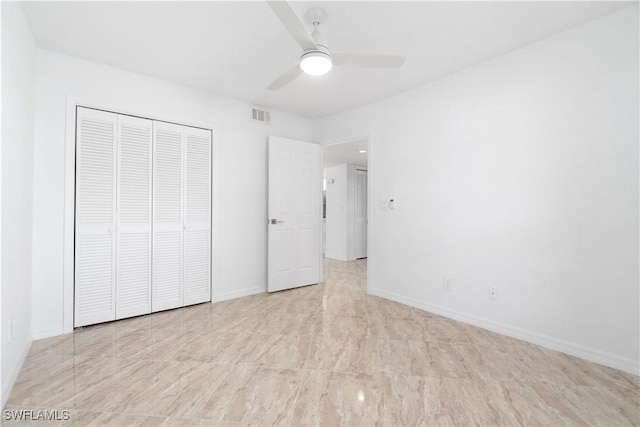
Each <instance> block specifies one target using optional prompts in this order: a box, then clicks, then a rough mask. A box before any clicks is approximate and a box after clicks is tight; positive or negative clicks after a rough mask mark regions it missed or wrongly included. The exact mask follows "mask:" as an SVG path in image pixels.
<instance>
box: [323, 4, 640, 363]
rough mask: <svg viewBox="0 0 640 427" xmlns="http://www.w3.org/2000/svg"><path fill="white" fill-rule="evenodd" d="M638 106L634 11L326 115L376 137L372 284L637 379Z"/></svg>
mask: <svg viewBox="0 0 640 427" xmlns="http://www.w3.org/2000/svg"><path fill="white" fill-rule="evenodd" d="M638 115H639V111H638V8H637V5H635V6H630V7H628V8H625V9H623V10H621V11H619V12H616V13H614V14H612V15H608V16H606V17H603V18H601V19H598V20H595V21H592V22H590V23H587V24H585V25H583V26H580V27H577V28H575V29H572V30H569V31H566V32H563V33H561V34H559V35H557V36H554V37H552V38H549V39H546V40H543V41H540V42H538V43H535V44H532V45H529V46H527V47H525V48H522V49H519V50H516V51H513V52H511V53H509V54H506V55H503V56H500V57H498V58H495V59H494V60H491V61H488V62H485V63H482V64H480V65H477V66H475V67H472V68H470V69H467V70H465V71H463V72H459V73H457V74H454V75H451V76H449V77H446V78H443V79H441V80H439V81H436V82H434V83H431V84H428V85H426V86H423V87H422V88H419V89H416V90H412V91H409V92H406V93H404V94H401V95H399V96H396V97H393V98H390V99H388V100H385V101H383V102H379V103H376V104H373V105H369V106H366V107H362V108H359V109H355V110H350V111H347V112H344V113H341V114H337V115H333V116H329V117H326V118H323V119H320V120H318V121H317V122H316V123H315V125H316V140H318V141H334V140H340V139H347V138H348V137H350V136H353V135H363V134H369V135H370V136H371V139H370V142H369V144H370V152H369V154H370V157H369V177H370V185H371V192H370V195H371V200H370V206H371V207H372V209H371V210H370V212H369V213H370V232H371V234H370V236H369V237H370V239H371V243H370V250H371V252H370V253H369V288H370V292H371V293H373V294H377V295H381V296H385V297H388V298H391V299H394V300H397V301H401V302H404V303H408V304H411V305H414V306H416V307H421V308H424V309H427V310H431V311H434V312H438V313H441V314H444V315H447V316H450V317H453V318H457V319H460V320H463V321H466V322H470V323H474V324H477V325H481V326H484V327H487V328H490V329H494V330H497V331H501V332H503V333H506V334H509V335H512V336H517V337H520V338H524V339H527V340H529V341H532V342H536V343H539V344H542V345H545V346H548V347H551V348H555V349H559V350H562V351H565V352H568V353H571V354H574V355H578V356H581V357H584V358H587V359H590V360H594V361H598V362H600V363H604V364H607V365H610V366H614V367H618V368H621V369H625V370H627V371H631V372H636V373H638V359H639V335H640V331H639V320H640V315H639V297H640V296H639V278H638V267H639V266H638V262H639V261H638V260H639V253H638V232H639V230H638V218H639V212H638V194H639V185H638V124H639V123H638V120H639V119H638ZM390 198H393V199H394V200H395V201H396V209H395V210H393V211H382V210H381V209H380V206H379V205H380V201H381V200H388V199H390ZM443 277H448V278H450V279H451V280H452V284H453V289H452V291H450V292H447V291H444V290H443V288H442V280H443ZM489 286H495V287H497V288H498V300H497V301H491V300H489V299H488V296H487V290H488V287H489Z"/></svg>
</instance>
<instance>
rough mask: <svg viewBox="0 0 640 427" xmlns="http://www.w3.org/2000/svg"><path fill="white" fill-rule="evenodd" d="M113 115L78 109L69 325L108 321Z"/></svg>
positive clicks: (111, 304) (111, 303)
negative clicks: (73, 276) (72, 276)
mask: <svg viewBox="0 0 640 427" xmlns="http://www.w3.org/2000/svg"><path fill="white" fill-rule="evenodd" d="M116 128H117V115H116V114H113V113H107V112H103V111H97V110H92V109H88V108H81V107H78V109H77V120H76V218H75V219H76V229H75V272H74V275H75V289H74V294H75V304H74V307H75V309H74V311H75V313H74V314H75V316H74V317H75V319H74V325H75V326H84V325H89V324H92V323H100V322H106V321H109V320H114V319H115V316H116V314H115V313H116V304H115V284H116V272H115V250H116V239H115V227H116V150H117V148H116Z"/></svg>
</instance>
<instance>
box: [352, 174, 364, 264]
mask: <svg viewBox="0 0 640 427" xmlns="http://www.w3.org/2000/svg"><path fill="white" fill-rule="evenodd" d="M355 185H356V189H355V190H356V191H355V227H354V232H355V239H354V250H355V257H356V258H366V257H367V171H366V170H362V169H356V175H355Z"/></svg>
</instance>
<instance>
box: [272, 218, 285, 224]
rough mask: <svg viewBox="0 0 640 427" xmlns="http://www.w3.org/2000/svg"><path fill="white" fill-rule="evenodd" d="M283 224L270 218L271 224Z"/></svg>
mask: <svg viewBox="0 0 640 427" xmlns="http://www.w3.org/2000/svg"><path fill="white" fill-rule="evenodd" d="M283 222H284V221H279V220H277V219H275V218H271V224H281V223H283Z"/></svg>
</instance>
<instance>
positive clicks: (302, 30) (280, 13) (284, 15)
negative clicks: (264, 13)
mask: <svg viewBox="0 0 640 427" xmlns="http://www.w3.org/2000/svg"><path fill="white" fill-rule="evenodd" d="M267 4H268V5H269V7H270V8H271V10H272V11H273V13H275V15H276V16H277V17H278V19H279V20H280V22H282V25H284V28H285V29H286V30H287V31H289V34H291V36H292V37H293V38H294V39H295V40H296V41H297V42H298V44H299V45H300V46H302V48H303V49H305V50H306V49H317V46H316V42H314V41H313V38H312V37H311V35H310V34H309V31H308V30H307V27H306V26H305V25H304V23H303V22H302V20H301V19H300V17H299V16H298V15H297V14H296V12H295V10H293V8H292V7H291V5H290V4H289V2H287V1H282V0H277V1H274V0H267Z"/></svg>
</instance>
